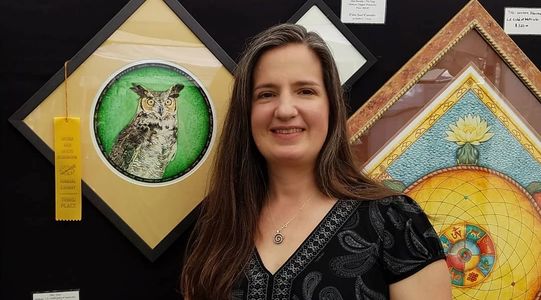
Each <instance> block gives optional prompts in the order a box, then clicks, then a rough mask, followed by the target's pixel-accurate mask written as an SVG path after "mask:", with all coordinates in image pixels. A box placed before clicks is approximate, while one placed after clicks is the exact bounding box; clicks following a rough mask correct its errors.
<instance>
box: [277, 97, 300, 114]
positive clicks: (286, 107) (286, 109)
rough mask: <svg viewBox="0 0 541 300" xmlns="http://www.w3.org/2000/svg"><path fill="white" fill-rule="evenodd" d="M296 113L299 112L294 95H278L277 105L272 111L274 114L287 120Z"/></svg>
mask: <svg viewBox="0 0 541 300" xmlns="http://www.w3.org/2000/svg"><path fill="white" fill-rule="evenodd" d="M298 114H299V112H298V110H297V107H296V105H295V99H294V97H293V96H291V95H289V94H287V95H284V94H282V95H280V99H279V101H278V106H277V107H276V110H275V111H274V116H275V117H276V118H278V119H281V120H289V119H292V118H294V117H296V116H297V115H298Z"/></svg>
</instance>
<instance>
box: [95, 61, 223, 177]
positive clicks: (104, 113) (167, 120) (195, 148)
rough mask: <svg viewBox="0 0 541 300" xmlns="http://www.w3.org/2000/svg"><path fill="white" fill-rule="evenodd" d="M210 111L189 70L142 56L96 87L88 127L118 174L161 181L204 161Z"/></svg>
mask: <svg viewBox="0 0 541 300" xmlns="http://www.w3.org/2000/svg"><path fill="white" fill-rule="evenodd" d="M214 116H215V113H214V111H213V106H212V102H211V100H210V97H209V95H208V93H207V92H206V91H205V89H204V88H203V86H202V84H201V83H200V82H199V80H198V79H197V78H196V77H195V76H194V75H193V74H191V73H190V72H188V71H187V70H185V69H184V68H182V67H180V66H177V65H174V64H171V63H168V62H164V61H140V62H136V63H133V64H130V65H128V66H125V67H123V68H122V69H120V70H119V71H117V72H116V73H115V74H113V75H112V76H111V78H110V79H109V80H108V81H107V82H106V83H105V84H104V85H103V87H102V89H101V90H100V91H99V92H98V95H97V96H96V100H95V105H94V106H93V110H92V116H91V117H92V119H93V122H92V128H91V131H92V135H93V137H94V144H95V145H96V146H97V148H99V149H98V150H99V151H98V153H100V154H101V158H102V159H103V160H104V161H105V162H106V164H107V165H108V166H109V167H110V168H111V169H112V170H113V171H114V172H115V173H116V174H118V175H120V176H121V177H122V178H124V179H126V180H129V181H131V182H133V183H136V184H144V185H150V186H152V185H164V184H171V183H174V182H177V181H178V180H182V179H183V178H185V177H187V176H189V175H190V174H191V173H193V172H194V171H195V170H196V169H197V168H198V167H199V166H200V165H201V163H202V162H203V161H204V160H205V158H206V156H207V154H208V151H209V149H210V146H211V142H212V141H213V135H214V132H215V129H214V124H215V122H214Z"/></svg>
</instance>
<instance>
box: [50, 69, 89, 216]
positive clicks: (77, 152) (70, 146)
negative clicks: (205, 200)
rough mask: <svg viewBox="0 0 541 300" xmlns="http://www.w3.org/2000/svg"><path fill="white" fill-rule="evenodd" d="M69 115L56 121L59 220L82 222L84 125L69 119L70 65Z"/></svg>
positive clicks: (74, 119)
mask: <svg viewBox="0 0 541 300" xmlns="http://www.w3.org/2000/svg"><path fill="white" fill-rule="evenodd" d="M64 77H65V78H64V82H65V83H66V84H65V85H66V115H65V116H64V117H55V118H54V166H55V203H56V204H55V208H56V209H55V220H56V221H80V220H81V215H82V209H81V206H82V205H81V202H82V194H81V130H80V127H81V121H80V118H74V117H68V101H67V99H68V98H67V96H68V95H67V62H66V63H65V64H64Z"/></svg>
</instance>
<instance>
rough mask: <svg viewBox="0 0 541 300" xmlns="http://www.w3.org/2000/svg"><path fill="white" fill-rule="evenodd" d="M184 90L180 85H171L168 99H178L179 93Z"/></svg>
mask: <svg viewBox="0 0 541 300" xmlns="http://www.w3.org/2000/svg"><path fill="white" fill-rule="evenodd" d="M183 88H184V85H183V84H182V83H177V84H175V85H173V86H172V87H171V88H170V89H169V97H171V98H178V95H179V94H180V91H182V89H183Z"/></svg>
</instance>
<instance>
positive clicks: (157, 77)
mask: <svg viewBox="0 0 541 300" xmlns="http://www.w3.org/2000/svg"><path fill="white" fill-rule="evenodd" d="M234 67H235V64H234V62H233V61H232V60H231V58H230V57H229V56H228V55H227V54H226V53H225V51H223V49H222V48H220V47H219V46H218V44H217V43H216V42H215V41H214V40H213V39H212V38H211V37H210V36H209V35H208V34H207V33H206V32H205V30H204V29H203V28H202V27H201V26H200V25H199V24H198V23H197V22H196V21H195V20H194V19H193V18H192V17H191V16H190V15H189V13H188V12H187V11H186V10H185V9H184V8H183V7H182V6H181V5H180V4H179V3H178V2H177V1H174V0H164V1H162V0H147V1H143V0H132V1H130V2H129V3H128V4H127V5H126V6H125V7H124V8H123V9H122V10H121V11H120V12H119V13H118V14H117V15H116V16H115V17H114V18H113V19H112V20H111V21H110V22H109V23H108V24H107V25H106V26H105V27H104V28H103V29H102V30H101V31H100V32H99V33H98V34H97V35H96V36H95V37H94V38H93V39H92V40H91V41H90V42H89V43H88V44H87V45H86V46H85V47H84V48H83V49H81V50H80V51H79V52H78V53H77V54H76V55H75V56H74V57H73V58H72V59H71V60H69V62H68V64H67V70H64V69H62V70H60V71H59V72H58V73H57V74H56V75H54V76H53V78H51V79H50V80H49V81H48V82H47V83H46V84H45V85H44V86H43V87H42V88H41V89H40V90H39V91H38V92H37V93H36V94H35V95H34V96H32V98H31V99H29V100H28V101H27V102H26V103H25V104H24V105H23V107H21V108H20V109H19V110H18V111H17V112H15V113H14V114H13V116H11V118H10V120H11V122H12V123H13V124H14V125H15V127H16V128H17V129H18V130H19V131H20V132H21V133H22V134H23V135H24V136H25V137H27V138H28V139H29V140H30V141H31V142H32V143H33V144H34V146H36V147H37V148H38V149H39V150H40V151H41V152H42V153H43V154H44V155H45V156H46V157H47V158H48V159H49V160H50V161H51V162H54V160H53V157H54V152H53V151H54V150H53V131H52V130H53V126H52V120H53V117H57V116H63V115H64V114H65V109H66V103H67V104H68V105H67V107H68V108H69V114H70V115H71V116H78V117H80V119H81V141H82V142H81V151H82V157H83V161H82V165H83V166H82V179H83V194H84V195H85V197H86V198H87V199H88V200H90V201H91V202H92V203H93V204H94V205H95V206H96V207H97V208H98V209H99V210H101V211H102V212H103V213H104V214H105V215H106V216H107V217H108V218H109V219H110V220H111V221H112V222H113V223H114V224H115V225H116V226H117V227H118V228H119V229H120V230H121V231H122V232H123V233H124V234H125V235H126V236H127V237H128V238H129V239H130V240H131V241H132V242H133V243H134V244H135V245H136V246H137V248H139V249H140V250H141V251H142V252H143V254H144V255H145V256H146V257H147V258H149V259H150V260H152V261H153V260H155V259H156V258H157V257H158V256H159V255H160V254H161V253H163V251H165V250H166V249H167V247H168V246H169V245H170V244H171V243H172V242H173V241H174V240H175V239H176V238H177V237H178V236H179V235H180V234H181V233H182V232H183V231H184V230H185V229H186V228H187V227H188V226H189V225H190V223H191V222H192V221H193V219H194V217H193V215H194V211H195V209H196V207H197V206H198V204H199V203H200V201H201V200H202V199H203V198H204V197H205V193H206V190H205V189H206V183H207V174H208V171H209V168H210V162H211V161H212V157H213V155H214V149H215V141H216V138H217V136H218V135H219V134H220V129H221V128H220V124H221V123H222V121H223V119H224V117H225V112H226V111H227V107H228V103H229V93H230V87H231V83H232V75H231V72H232V70H233V68H234ZM64 71H67V75H68V77H67V80H64V76H65V75H64ZM66 94H67V95H68V97H67V99H66V97H65V95H66Z"/></svg>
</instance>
